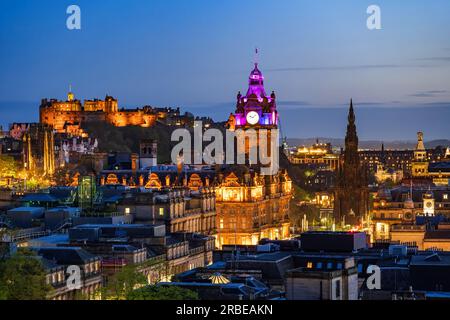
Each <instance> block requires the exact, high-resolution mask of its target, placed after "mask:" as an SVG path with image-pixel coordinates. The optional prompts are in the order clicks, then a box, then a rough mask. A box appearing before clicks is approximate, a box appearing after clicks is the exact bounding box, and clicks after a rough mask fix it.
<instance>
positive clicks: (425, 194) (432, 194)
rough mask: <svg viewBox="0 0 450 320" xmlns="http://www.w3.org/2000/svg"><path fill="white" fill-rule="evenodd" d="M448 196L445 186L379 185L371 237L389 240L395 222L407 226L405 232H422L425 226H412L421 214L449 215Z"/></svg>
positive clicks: (374, 205) (449, 193)
mask: <svg viewBox="0 0 450 320" xmlns="http://www.w3.org/2000/svg"><path fill="white" fill-rule="evenodd" d="M449 199H450V188H449V187H448V186H431V185H428V186H426V185H409V186H408V185H400V186H398V187H394V188H392V189H387V188H381V189H380V190H379V191H378V192H377V196H376V197H375V199H374V203H373V212H372V228H373V229H372V236H373V240H390V239H391V232H392V229H393V228H396V230H398V229H399V227H398V225H406V227H405V228H404V231H405V230H409V231H410V232H416V231H418V230H420V232H422V231H423V230H425V229H424V228H425V226H423V227H417V228H413V227H412V226H415V225H416V222H417V219H418V218H421V217H423V218H424V219H425V218H428V219H430V218H432V217H435V216H442V217H447V218H448V217H450V200H449ZM394 225H396V227H394ZM416 229H417V230H416ZM422 229H423V230H422ZM403 234H405V233H403Z"/></svg>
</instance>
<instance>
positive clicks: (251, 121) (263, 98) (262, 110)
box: [230, 62, 278, 129]
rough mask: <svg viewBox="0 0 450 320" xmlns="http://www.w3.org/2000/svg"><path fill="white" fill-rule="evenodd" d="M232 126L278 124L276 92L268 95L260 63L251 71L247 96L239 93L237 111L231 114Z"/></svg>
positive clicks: (261, 126)
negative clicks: (259, 66)
mask: <svg viewBox="0 0 450 320" xmlns="http://www.w3.org/2000/svg"><path fill="white" fill-rule="evenodd" d="M230 122H232V123H230V126H232V127H235V128H249V127H255V128H267V129H274V128H277V125H278V112H277V105H276V102H275V93H274V92H273V91H272V93H271V95H270V96H267V94H266V91H265V90H264V76H263V75H262V72H261V71H260V70H259V69H258V63H257V62H255V67H254V69H253V70H252V72H251V73H250V76H249V79H248V90H247V94H246V95H245V96H242V94H241V92H239V93H238V95H237V102H236V111H235V113H234V115H233V114H231V115H230Z"/></svg>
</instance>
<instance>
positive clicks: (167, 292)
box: [127, 285, 199, 300]
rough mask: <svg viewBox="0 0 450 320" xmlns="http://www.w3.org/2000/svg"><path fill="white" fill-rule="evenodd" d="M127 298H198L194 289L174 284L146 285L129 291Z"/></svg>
mask: <svg viewBox="0 0 450 320" xmlns="http://www.w3.org/2000/svg"><path fill="white" fill-rule="evenodd" d="M127 300H199V298H198V294H197V292H195V291H192V290H189V289H184V288H179V287H176V286H168V287H164V286H156V285H155V286H146V287H143V288H140V289H137V290H134V291H132V292H130V293H129V294H128V295H127Z"/></svg>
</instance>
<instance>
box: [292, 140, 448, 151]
mask: <svg viewBox="0 0 450 320" xmlns="http://www.w3.org/2000/svg"><path fill="white" fill-rule="evenodd" d="M317 139H318V140H319V142H330V143H331V145H332V146H333V147H337V148H340V147H344V144H345V141H344V139H335V138H306V139H298V138H292V139H289V138H288V139H287V141H288V144H289V145H290V146H302V145H305V146H309V145H312V144H314V143H315V142H316V140H317ZM382 143H384V147H385V149H414V148H415V147H416V143H417V142H416V141H376V140H367V141H359V147H360V148H363V149H380V148H381V144H382ZM438 146H441V147H447V146H450V140H448V139H439V140H431V141H426V142H425V147H426V148H429V149H434V148H436V147H438Z"/></svg>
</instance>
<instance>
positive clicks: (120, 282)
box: [101, 265, 147, 300]
mask: <svg viewBox="0 0 450 320" xmlns="http://www.w3.org/2000/svg"><path fill="white" fill-rule="evenodd" d="M145 285H147V279H146V277H145V276H144V275H143V274H142V273H140V272H139V271H138V270H137V268H136V267H135V266H132V265H129V266H125V267H123V268H122V270H120V271H119V272H117V273H116V274H114V275H113V276H112V277H111V278H110V279H109V280H108V283H107V285H106V286H105V287H104V288H102V289H101V296H102V299H103V300H123V299H125V298H126V297H127V296H128V295H129V294H130V293H131V292H133V290H135V289H137V288H140V287H143V286H145Z"/></svg>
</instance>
